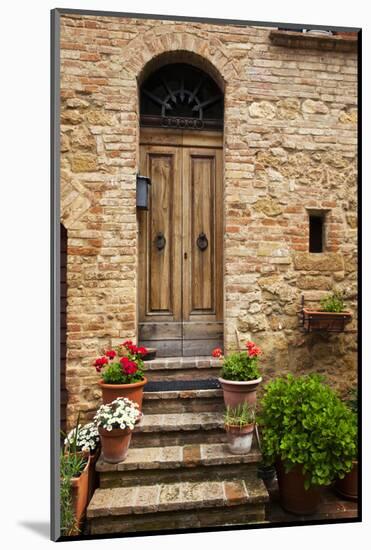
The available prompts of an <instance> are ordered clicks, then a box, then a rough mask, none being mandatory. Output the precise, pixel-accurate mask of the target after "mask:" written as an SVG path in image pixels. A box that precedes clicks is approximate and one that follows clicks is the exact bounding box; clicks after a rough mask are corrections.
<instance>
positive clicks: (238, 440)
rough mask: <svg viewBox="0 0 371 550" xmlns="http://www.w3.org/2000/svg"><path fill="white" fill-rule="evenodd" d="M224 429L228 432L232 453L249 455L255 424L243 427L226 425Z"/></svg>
mask: <svg viewBox="0 0 371 550" xmlns="http://www.w3.org/2000/svg"><path fill="white" fill-rule="evenodd" d="M224 427H225V431H226V432H227V439H228V447H229V450H230V451H231V453H233V454H236V455H244V454H247V453H249V452H250V450H251V444H252V438H253V435H254V424H247V425H246V426H241V427H240V426H230V425H228V424H225V426H224Z"/></svg>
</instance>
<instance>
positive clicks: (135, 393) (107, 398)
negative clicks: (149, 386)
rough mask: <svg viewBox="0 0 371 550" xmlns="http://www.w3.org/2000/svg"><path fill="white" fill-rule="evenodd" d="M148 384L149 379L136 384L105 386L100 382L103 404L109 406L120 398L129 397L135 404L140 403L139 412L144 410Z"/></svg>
mask: <svg viewBox="0 0 371 550" xmlns="http://www.w3.org/2000/svg"><path fill="white" fill-rule="evenodd" d="M146 383H147V378H145V377H144V378H143V380H142V381H141V382H135V383H134V384H105V383H104V382H103V380H99V382H98V384H99V385H100V387H101V389H102V397H103V403H104V404H105V405H107V404H108V403H112V401H114V400H115V399H117V398H118V397H127V398H128V399H130V400H131V401H133V402H134V403H138V405H139V410H140V411H141V410H142V402H143V389H144V385H145V384H146Z"/></svg>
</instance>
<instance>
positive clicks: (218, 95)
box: [140, 63, 223, 130]
mask: <svg viewBox="0 0 371 550" xmlns="http://www.w3.org/2000/svg"><path fill="white" fill-rule="evenodd" d="M140 121H141V125H142V126H156V127H158V126H161V127H168V128H187V129H198V130H202V129H222V128H223V93H222V92H221V90H220V88H219V87H218V85H217V84H216V82H215V81H214V80H213V79H212V78H211V77H210V76H209V75H207V74H206V73H204V72H203V71H201V70H200V69H198V68H196V67H193V66H192V65H187V64H184V63H174V64H171V65H166V66H164V67H162V68H161V69H159V70H157V71H156V72H154V73H153V74H151V75H150V76H149V77H148V78H147V79H146V80H145V81H144V82H143V84H142V86H141V90H140Z"/></svg>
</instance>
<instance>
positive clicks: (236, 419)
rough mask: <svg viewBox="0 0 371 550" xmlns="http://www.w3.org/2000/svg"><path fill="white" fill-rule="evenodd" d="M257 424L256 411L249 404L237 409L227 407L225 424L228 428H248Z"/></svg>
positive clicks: (241, 405)
mask: <svg viewBox="0 0 371 550" xmlns="http://www.w3.org/2000/svg"><path fill="white" fill-rule="evenodd" d="M254 422H255V409H254V407H252V406H251V405H250V404H249V403H242V404H240V405H238V406H237V407H235V408H232V407H229V406H228V407H227V410H226V413H225V414H224V423H225V424H227V426H239V427H240V428H242V427H243V426H247V425H248V424H253V423H254Z"/></svg>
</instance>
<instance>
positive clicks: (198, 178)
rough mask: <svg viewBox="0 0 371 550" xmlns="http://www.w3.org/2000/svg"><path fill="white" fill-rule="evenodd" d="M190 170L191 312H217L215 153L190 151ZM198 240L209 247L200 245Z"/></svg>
mask: <svg viewBox="0 0 371 550" xmlns="http://www.w3.org/2000/svg"><path fill="white" fill-rule="evenodd" d="M190 171H191V174H190V212H191V227H190V233H191V240H190V250H191V253H190V255H189V256H190V261H191V281H190V293H191V310H190V313H191V314H192V313H193V312H197V311H203V312H204V313H206V312H208V313H214V311H215V310H214V307H215V300H214V287H215V285H214V281H213V277H214V265H213V264H214V246H215V239H214V211H215V207H214V206H215V204H214V199H215V157H214V155H211V156H206V155H200V154H199V153H198V154H191V155H190ZM198 241H200V245H201V246H202V245H204V246H207V247H206V248H205V249H201V248H199V247H198V245H197V242H198Z"/></svg>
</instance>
